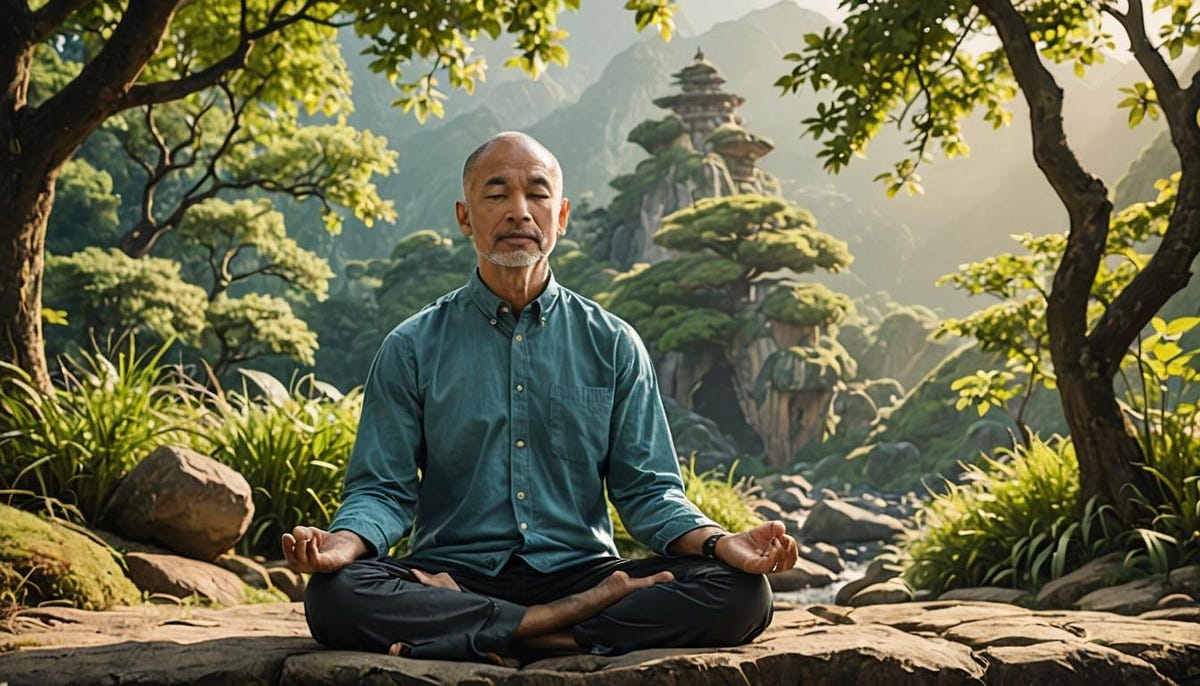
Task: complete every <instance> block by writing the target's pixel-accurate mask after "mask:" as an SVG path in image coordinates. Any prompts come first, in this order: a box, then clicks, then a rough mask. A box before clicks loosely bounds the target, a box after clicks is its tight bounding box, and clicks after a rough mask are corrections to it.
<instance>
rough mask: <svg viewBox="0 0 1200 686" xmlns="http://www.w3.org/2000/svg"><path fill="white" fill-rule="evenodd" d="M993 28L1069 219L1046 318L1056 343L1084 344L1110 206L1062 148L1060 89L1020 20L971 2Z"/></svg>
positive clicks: (1008, 7)
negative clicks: (1056, 332) (1056, 331)
mask: <svg viewBox="0 0 1200 686" xmlns="http://www.w3.org/2000/svg"><path fill="white" fill-rule="evenodd" d="M974 4H975V5H976V6H977V7H979V9H980V11H981V12H983V14H984V16H985V17H987V19H988V21H989V22H991V24H992V25H993V26H995V27H996V31H997V32H998V34H999V36H1000V41H1001V42H1002V43H1003V45H1004V52H1005V55H1007V57H1008V63H1009V66H1010V67H1011V68H1012V71H1013V76H1014V77H1015V78H1016V80H1017V83H1018V84H1020V86H1021V92H1022V93H1023V94H1024V96H1025V100H1026V102H1027V103H1028V105H1029V116H1030V128H1031V131H1032V134H1033V156H1034V159H1035V160H1036V161H1037V165H1038V168H1039V169H1041V170H1042V173H1043V174H1044V175H1045V176H1046V179H1047V180H1048V181H1049V182H1050V185H1051V186H1052V187H1053V188H1054V191H1055V193H1057V194H1058V197H1059V199H1060V200H1061V201H1062V203H1063V206H1064V207H1065V208H1066V209H1067V214H1068V215H1069V217H1070V225H1071V230H1070V233H1069V235H1068V237H1067V246H1066V249H1065V250H1064V252H1063V257H1062V261H1061V263H1060V264H1059V268H1058V270H1057V271H1056V272H1055V274H1054V284H1053V287H1052V289H1051V297H1050V298H1049V300H1048V303H1047V317H1048V318H1049V319H1050V320H1053V322H1052V323H1051V326H1056V327H1062V328H1061V329H1060V330H1061V332H1062V334H1063V336H1061V337H1058V339H1057V340H1058V341H1059V342H1060V344H1061V345H1064V346H1074V345H1077V344H1079V343H1082V342H1083V341H1084V340H1085V336H1086V332H1087V307H1088V294H1089V293H1090V291H1091V287H1092V283H1093V282H1094V281H1095V279H1096V271H1097V269H1098V268H1099V265H1100V258H1101V256H1102V255H1103V252H1104V245H1105V238H1106V236H1107V234H1108V220H1109V216H1110V215H1111V212H1112V204H1111V203H1110V202H1109V200H1108V189H1107V188H1105V186H1104V183H1103V182H1102V181H1101V180H1100V179H1098V178H1096V177H1095V176H1093V175H1091V174H1089V173H1088V172H1087V171H1086V170H1085V169H1084V168H1083V166H1082V165H1081V164H1080V162H1079V159H1078V158H1077V157H1076V156H1075V153H1074V151H1073V150H1072V149H1071V147H1070V145H1069V144H1068V143H1067V136H1066V132H1065V131H1064V129H1063V118H1062V107H1063V94H1062V88H1060V87H1059V85H1058V83H1057V82H1055V80H1054V76H1053V75H1051V74H1050V72H1049V70H1047V69H1046V66H1045V65H1044V64H1043V63H1042V61H1041V58H1040V57H1039V55H1038V49H1037V45H1036V44H1035V43H1034V41H1033V38H1032V37H1031V36H1030V31H1029V26H1028V24H1026V22H1025V19H1024V17H1022V16H1021V14H1020V13H1019V12H1018V11H1017V10H1016V8H1015V7H1013V4H1012V2H1010V1H1009V0H975V2H974Z"/></svg>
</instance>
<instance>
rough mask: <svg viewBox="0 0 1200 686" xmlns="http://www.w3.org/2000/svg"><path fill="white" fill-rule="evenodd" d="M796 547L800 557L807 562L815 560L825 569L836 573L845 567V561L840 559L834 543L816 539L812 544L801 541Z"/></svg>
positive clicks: (839, 553) (840, 556)
mask: <svg viewBox="0 0 1200 686" xmlns="http://www.w3.org/2000/svg"><path fill="white" fill-rule="evenodd" d="M797 548H798V552H799V553H800V557H801V558H802V559H805V560H808V561H809V562H816V563H817V564H819V565H821V566H822V567H824V568H825V569H829V570H832V571H834V572H838V573H841V571H842V570H844V569H846V563H845V561H843V560H842V555H841V552H840V551H839V550H838V547H837V546H835V545H830V544H829V543H821V542H819V541H818V542H816V543H813V544H812V545H807V544H804V543H801V544H800V545H799V546H797Z"/></svg>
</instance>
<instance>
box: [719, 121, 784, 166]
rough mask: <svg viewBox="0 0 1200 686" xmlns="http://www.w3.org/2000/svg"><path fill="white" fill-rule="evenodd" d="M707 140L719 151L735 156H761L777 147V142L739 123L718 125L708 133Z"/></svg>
mask: <svg viewBox="0 0 1200 686" xmlns="http://www.w3.org/2000/svg"><path fill="white" fill-rule="evenodd" d="M707 140H708V142H709V143H711V144H712V146H713V148H715V149H716V150H717V151H718V152H721V153H723V154H728V155H732V156H734V157H750V158H759V157H762V156H763V155H765V154H767V153H769V152H771V151H772V150H774V149H775V144H774V143H772V142H771V141H770V140H769V139H767V138H764V137H763V136H759V135H758V134H755V133H751V132H749V131H747V130H746V129H744V128H742V127H741V126H738V125H737V124H722V125H720V126H718V127H717V128H716V129H714V130H713V132H712V133H710V134H708V139H707Z"/></svg>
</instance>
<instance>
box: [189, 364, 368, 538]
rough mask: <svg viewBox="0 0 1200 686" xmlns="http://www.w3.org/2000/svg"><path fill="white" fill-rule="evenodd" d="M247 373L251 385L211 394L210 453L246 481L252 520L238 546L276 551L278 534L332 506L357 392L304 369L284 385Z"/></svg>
mask: <svg viewBox="0 0 1200 686" xmlns="http://www.w3.org/2000/svg"><path fill="white" fill-rule="evenodd" d="M248 378H249V379H250V380H251V381H252V382H253V383H254V384H255V385H257V386H258V388H259V391H260V392H259V393H257V394H251V393H250V392H248V389H246V388H244V389H243V391H242V392H240V393H224V394H220V395H218V396H217V401H216V402H215V406H216V410H215V412H216V415H217V418H218V421H217V428H216V430H215V431H214V432H213V434H212V436H211V441H212V447H211V455H212V457H213V458H214V459H216V460H218V461H220V462H222V463H224V464H226V465H228V466H230V467H232V468H233V469H235V470H237V471H238V472H240V473H241V474H242V476H244V477H245V478H246V481H247V482H248V483H249V484H250V486H251V488H252V489H253V497H254V520H253V522H252V523H251V525H250V529H249V531H247V532H246V535H245V536H244V537H243V538H242V540H241V542H240V543H239V544H238V547H239V549H240V550H242V552H245V553H251V554H265V555H277V554H278V551H279V536H280V534H282V533H284V532H285V531H291V530H292V528H293V527H294V526H296V525H297V524H310V525H314V526H321V527H324V526H327V525H328V524H329V521H330V520H331V519H332V518H333V515H334V513H335V512H336V511H337V507H338V504H339V503H340V500H341V489H342V480H343V479H344V478H345V472H346V463H347V461H348V460H349V457H350V450H351V448H352V447H353V445H354V436H355V430H356V427H357V424H358V415H359V410H360V408H361V402H362V400H361V395H360V394H359V393H358V392H357V391H353V392H351V393H350V394H348V395H342V394H341V393H338V392H337V391H336V390H335V389H333V388H332V387H331V386H327V385H323V384H320V383H319V382H317V381H315V380H314V379H313V378H312V377H311V376H307V377H304V378H302V379H300V380H299V381H297V382H295V383H294V384H293V385H292V388H291V389H285V388H284V387H283V386H282V384H279V383H278V382H277V381H276V380H275V379H273V378H271V377H269V376H267V375H265V374H260V373H249V374H248Z"/></svg>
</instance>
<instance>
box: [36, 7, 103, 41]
mask: <svg viewBox="0 0 1200 686" xmlns="http://www.w3.org/2000/svg"><path fill="white" fill-rule="evenodd" d="M88 2H89V0H50V1H49V2H47V3H46V4H45V5H42V8H41V9H39V10H38V11H36V12H34V13H33V26H32V28H33V33H32V35H31V36H30V39H31V40H32V42H34V43H41V42H42V41H44V40H46V39H47V38H49V37H50V36H51V34H53V33H54V32H55V31H57V30H58V29H59V27H60V26H62V25H63V23H64V22H66V20H67V18H68V17H70V16H71V15H72V14H74V13H75V12H78V11H79V10H81V9H83V8H84V7H85V6H86V5H87V4H88Z"/></svg>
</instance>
